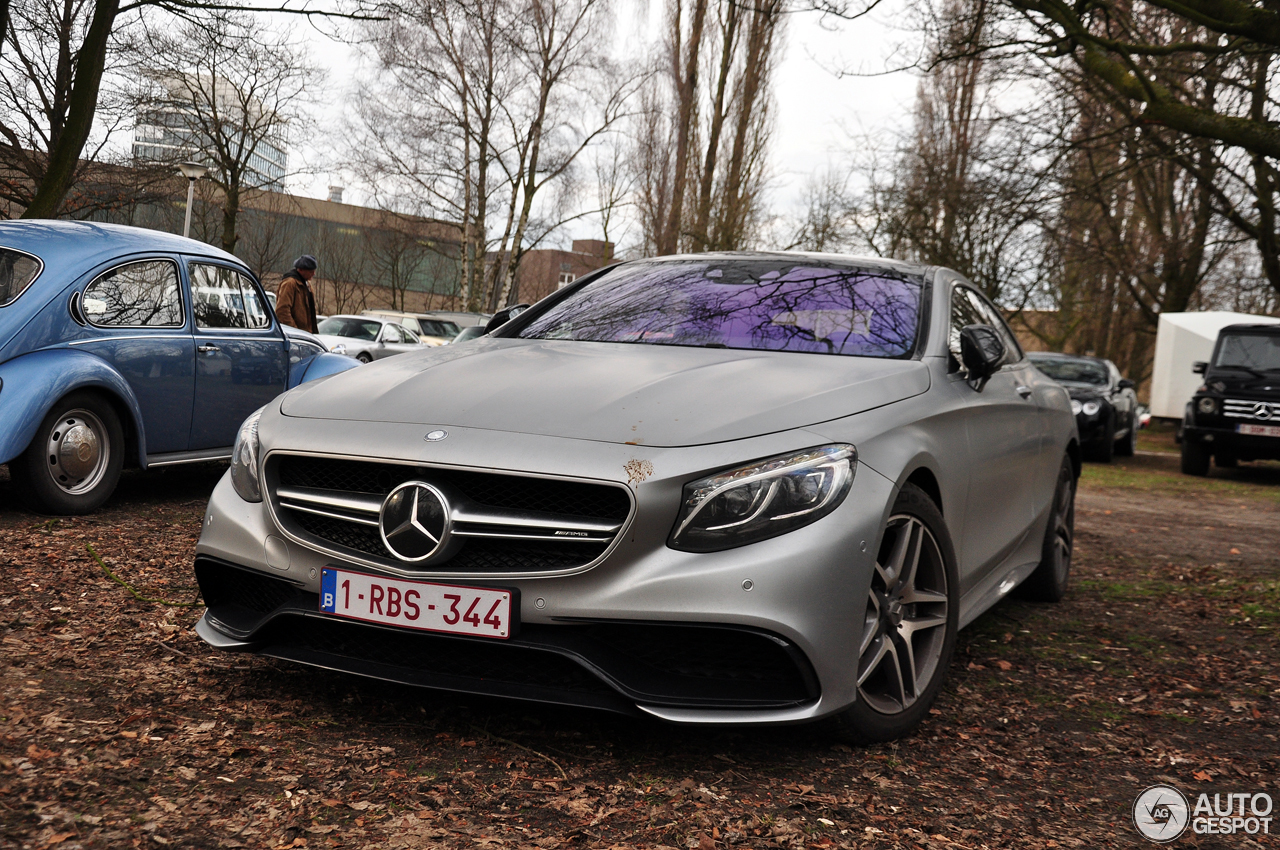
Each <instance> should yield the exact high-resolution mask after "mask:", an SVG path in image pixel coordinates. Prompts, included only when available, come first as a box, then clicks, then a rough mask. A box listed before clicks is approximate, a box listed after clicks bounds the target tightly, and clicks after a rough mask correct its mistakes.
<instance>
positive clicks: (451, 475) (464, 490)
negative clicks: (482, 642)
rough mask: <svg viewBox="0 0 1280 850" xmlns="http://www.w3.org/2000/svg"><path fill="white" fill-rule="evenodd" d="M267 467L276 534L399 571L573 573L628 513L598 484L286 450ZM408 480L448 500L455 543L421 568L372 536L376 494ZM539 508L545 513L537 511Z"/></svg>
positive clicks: (616, 494) (619, 494)
mask: <svg viewBox="0 0 1280 850" xmlns="http://www.w3.org/2000/svg"><path fill="white" fill-rule="evenodd" d="M269 463H270V464H271V465H272V468H273V470H274V472H275V474H274V475H270V476H269V481H270V484H269V489H268V492H269V494H270V496H271V502H272V505H273V507H275V508H276V509H277V510H276V515H277V518H278V519H279V520H280V521H281V527H282V529H283V530H284V531H285V532H286V534H288V535H289V536H290V537H293V538H295V539H297V540H298V541H299V542H301V543H305V544H307V545H311V546H315V547H318V548H321V549H323V550H325V551H330V552H333V553H334V554H339V555H341V556H342V557H344V558H347V559H349V560H354V561H361V562H364V563H367V564H371V565H376V566H380V567H384V568H388V569H391V570H392V571H394V572H401V573H405V574H406V575H427V574H436V575H444V574H451V575H475V576H479V575H492V576H498V575H519V574H529V575H546V574H549V573H564V572H569V571H578V570H580V569H584V568H587V567H589V566H592V565H594V564H595V563H597V562H598V561H599V559H600V558H601V557H602V556H603V555H604V554H605V552H607V551H608V549H610V548H611V547H612V545H613V543H614V541H615V540H616V538H617V536H618V534H619V532H620V531H621V530H622V528H623V526H624V525H625V524H626V520H627V517H628V516H629V515H630V513H631V510H632V503H631V498H630V494H629V492H627V491H626V490H625V489H624V488H622V487H620V486H618V485H613V484H609V483H607V482H599V483H595V482H589V481H575V480H572V479H558V478H541V477H536V476H519V475H514V474H511V473H504V472H497V471H494V472H492V473H489V472H477V471H474V470H459V469H452V468H435V467H427V466H422V465H410V464H395V463H391V462H388V461H372V460H371V461H357V460H351V459H345V458H328V457H324V456H312V455H295V454H291V453H284V454H281V455H276V456H274V457H269ZM410 480H420V481H425V482H428V483H431V484H432V485H434V486H438V487H441V488H443V491H444V492H447V494H448V495H447V498H448V501H449V508H450V516H451V519H452V522H453V528H452V535H453V536H455V537H457V538H459V539H460V540H462V541H464V542H463V544H462V549H461V550H460V551H459V552H458V553H457V554H454V555H453V556H452V557H449V558H448V559H447V560H444V561H440V562H432V563H431V564H429V565H425V564H424V565H423V566H422V567H415V566H413V565H411V564H408V563H405V562H403V561H400V560H398V559H397V558H395V557H394V556H393V555H392V554H391V553H390V552H389V551H388V550H387V548H386V546H385V542H384V541H383V539H382V537H381V534H380V532H379V531H378V524H379V517H380V515H381V511H382V504H383V501H384V499H385V498H386V494H387V493H388V492H390V490H391V489H393V488H394V487H396V486H398V485H399V484H400V483H403V482H405V481H410ZM316 485H319V486H316ZM326 485H327V486H326ZM346 488H351V489H346ZM543 493H545V496H540V495H539V494H543ZM544 504H545V505H547V507H548V508H552V509H551V510H538V508H540V507H541V506H542V505H544ZM554 508H559V509H560V510H555V509H554ZM566 543H567V544H576V545H570V546H566V545H564V544H566ZM494 547H498V548H494Z"/></svg>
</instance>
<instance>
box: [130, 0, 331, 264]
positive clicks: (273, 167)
mask: <svg viewBox="0 0 1280 850" xmlns="http://www.w3.org/2000/svg"><path fill="white" fill-rule="evenodd" d="M282 41H283V37H282V36H281V35H280V34H279V33H276V32H273V31H271V30H270V29H268V28H266V27H265V26H263V25H262V23H261V22H260V21H259V20H258V19H256V18H254V17H251V16H249V15H244V14H239V13H235V12H223V11H219V12H216V13H212V14H210V15H208V16H206V17H205V18H203V19H201V20H200V21H198V22H197V21H185V22H182V23H181V24H180V25H179V26H177V27H176V28H173V29H166V30H161V31H153V32H151V33H150V35H149V38H148V45H149V47H150V52H151V55H152V57H153V58H152V60H151V61H152V67H151V82H152V85H151V89H150V92H149V97H148V98H147V100H148V103H147V107H146V112H147V113H149V114H146V115H145V117H143V118H142V119H141V120H142V121H145V122H146V123H149V124H151V125H152V126H154V127H158V128H161V129H162V130H163V131H164V136H165V138H164V139H162V143H161V145H157V147H164V148H167V150H168V151H169V153H170V155H171V156H172V158H174V159H187V158H193V159H196V160H198V161H203V162H205V163H206V164H208V165H209V166H210V167H211V168H212V169H213V170H212V171H211V172H210V175H209V179H210V180H211V182H212V183H213V184H214V185H215V186H217V187H218V189H219V190H220V192H221V199H220V205H221V207H222V238H221V242H222V247H223V249H224V250H226V251H231V252H234V251H235V249H236V243H237V241H238V239H239V234H238V232H237V221H238V219H239V215H240V208H241V204H242V200H243V196H244V194H245V193H246V192H252V191H254V190H259V189H266V188H275V189H281V188H283V186H282V180H283V178H284V176H285V166H284V163H281V162H280V160H281V159H282V158H284V157H285V155H286V154H285V151H286V145H287V142H288V139H289V136H290V134H291V133H292V134H294V135H295V137H296V136H300V135H302V134H303V133H304V132H305V130H306V129H307V128H308V126H309V124H308V121H307V118H306V115H307V106H308V103H309V100H308V97H309V92H311V91H314V86H315V85H316V83H317V82H318V81H319V73H318V71H317V70H316V69H315V67H314V66H313V65H312V64H311V62H310V60H309V59H307V57H306V54H305V53H303V52H302V51H297V50H281V49H280V48H279V44H280V43H281V42H282Z"/></svg>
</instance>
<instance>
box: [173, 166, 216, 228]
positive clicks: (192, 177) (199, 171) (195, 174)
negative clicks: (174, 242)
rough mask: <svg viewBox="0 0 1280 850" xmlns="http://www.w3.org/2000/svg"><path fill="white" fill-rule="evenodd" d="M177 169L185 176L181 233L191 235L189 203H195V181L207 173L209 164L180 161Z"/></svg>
mask: <svg viewBox="0 0 1280 850" xmlns="http://www.w3.org/2000/svg"><path fill="white" fill-rule="evenodd" d="M178 170H179V171H181V172H182V176H183V177H185V178H187V217H186V220H185V221H183V222H182V235H183V236H190V235H191V205H192V204H193V203H195V197H196V181H197V180H199V179H200V178H201V177H203V176H205V175H206V174H208V173H209V166H207V165H201V164H200V163H198V162H180V163H178Z"/></svg>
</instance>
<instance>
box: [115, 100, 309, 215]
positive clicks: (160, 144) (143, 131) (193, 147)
mask: <svg viewBox="0 0 1280 850" xmlns="http://www.w3.org/2000/svg"><path fill="white" fill-rule="evenodd" d="M189 79H193V80H194V79H195V78H189ZM157 82H158V85H159V86H160V87H161V89H160V90H161V91H163V90H165V89H167V90H168V92H169V95H168V97H167V98H166V97H163V96H162V97H160V98H158V99H157V100H156V102H154V103H151V104H149V105H147V106H146V107H144V108H143V109H141V110H140V111H139V112H138V115H137V120H136V123H135V125H134V130H133V156H134V158H135V159H136V160H137V161H139V162H182V161H184V160H191V161H194V162H204V163H208V161H209V158H208V156H207V153H206V152H207V151H208V150H209V148H210V144H209V138H208V136H207V133H206V131H205V130H203V129H201V127H200V125H199V122H198V121H196V120H193V118H192V115H193V111H194V109H195V107H194V105H193V104H190V103H188V102H187V101H189V100H190V99H191V97H190V95H189V94H188V91H187V90H188V88H190V86H187V85H185V84H184V83H183V82H182V81H180V80H175V79H173V78H163V79H160V80H158V81H157ZM224 88H225V84H222V85H220V87H219V90H218V93H217V100H218V104H219V106H220V107H221V110H222V114H224V115H227V116H228V119H227V121H226V122H225V124H224V126H229V127H235V126H236V124H235V116H236V115H237V112H238V111H239V110H241V109H242V107H241V100H242V98H241V97H239V92H232V91H223V89H224ZM252 108H253V107H249V108H246V111H250V112H251V111H252ZM246 165H247V167H248V172H249V173H248V174H247V179H246V180H245V185H250V186H254V187H257V188H262V189H270V190H273V191H277V192H282V191H284V178H285V176H286V175H287V174H288V173H289V149H288V147H287V140H286V139H285V138H284V136H283V135H281V134H277V135H275V136H268V137H266V138H262V139H258V140H257V145H256V147H255V149H254V152H253V154H251V155H250V157H249V161H248V162H247V163H246Z"/></svg>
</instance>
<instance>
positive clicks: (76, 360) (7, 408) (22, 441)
mask: <svg viewBox="0 0 1280 850" xmlns="http://www.w3.org/2000/svg"><path fill="white" fill-rule="evenodd" d="M82 389H99V390H102V391H104V392H106V393H108V394H110V395H111V396H113V397H114V399H115V400H116V401H118V402H119V403H120V405H121V406H122V407H123V408H124V412H127V414H128V416H129V417H130V418H131V419H132V420H133V421H132V422H123V423H122V424H123V425H124V426H125V428H126V429H127V428H128V427H129V425H132V426H133V428H134V433H136V434H137V435H138V463H139V464H141V465H142V466H144V467H145V466H146V457H147V439H146V433H145V432H144V430H143V425H142V411H141V410H140V409H139V407H138V399H137V398H135V397H134V395H133V390H132V389H131V388H130V387H129V382H128V381H126V380H125V379H124V376H123V375H121V374H120V373H119V372H117V371H116V370H115V369H113V368H112V367H111V365H110V364H108V363H107V362H106V361H105V360H102V359H101V358H98V357H94V356H93V355H92V354H89V353H87V352H84V351H76V350H74V349H70V348H50V349H45V350H44V351H35V352H32V353H31V354H24V355H22V356H21V357H15V358H14V359H12V360H6V361H5V362H4V363H0V463H8V462H9V461H11V460H13V459H14V458H15V457H17V456H18V455H20V454H22V452H23V451H24V450H25V449H26V448H27V445H28V444H29V443H30V442H31V439H32V437H34V436H35V434H36V429H37V428H38V427H40V421H41V420H42V419H44V417H45V415H46V414H48V412H49V410H50V408H52V407H53V405H54V404H55V403H56V402H57V401H58V399H60V398H62V397H63V396H65V395H66V394H67V393H70V392H74V391H76V390H82Z"/></svg>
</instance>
